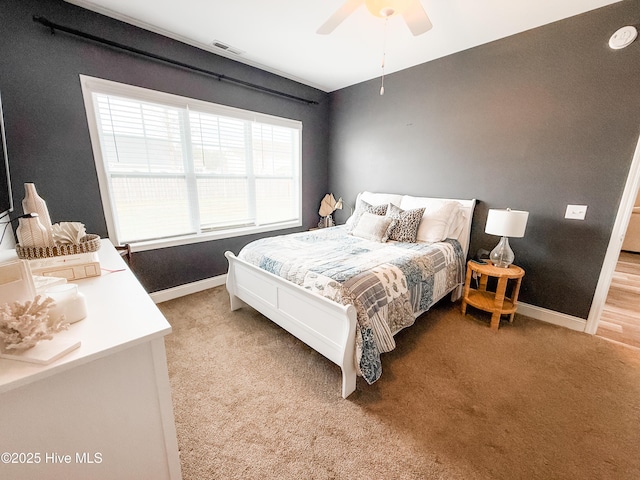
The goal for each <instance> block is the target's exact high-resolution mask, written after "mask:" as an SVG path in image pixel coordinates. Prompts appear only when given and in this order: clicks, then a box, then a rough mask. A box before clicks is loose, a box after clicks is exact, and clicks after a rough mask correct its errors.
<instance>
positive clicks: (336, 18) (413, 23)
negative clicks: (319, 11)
mask: <svg viewBox="0 0 640 480" xmlns="http://www.w3.org/2000/svg"><path fill="white" fill-rule="evenodd" d="M363 4H364V5H365V6H366V7H367V10H369V11H370V12H371V13H372V14H373V15H375V16H376V17H380V18H385V19H386V18H391V17H393V16H396V15H402V16H403V17H404V21H405V22H406V23H407V26H408V27H409V30H411V33H413V35H414V36H417V35H422V34H423V33H425V32H427V31H429V30H431V27H433V25H432V24H431V20H429V17H428V15H427V12H425V11H424V8H423V7H422V5H421V3H420V0H346V1H345V2H344V3H343V4H342V6H341V7H340V8H339V9H338V10H336V12H335V13H334V14H333V15H331V17H329V19H328V20H327V21H326V22H325V23H324V24H323V25H322V26H321V27H320V28H319V29H318V31H317V33H319V34H320V35H328V34H329V33H331V32H333V31H334V30H335V28H336V27H337V26H338V25H340V24H341V23H342V22H343V21H344V20H345V19H346V18H347V17H348V16H349V15H351V14H352V13H353V12H354V11H355V10H356V9H357V8H358V7H360V6H361V5H363Z"/></svg>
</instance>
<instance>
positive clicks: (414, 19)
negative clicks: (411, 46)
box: [402, 0, 433, 36]
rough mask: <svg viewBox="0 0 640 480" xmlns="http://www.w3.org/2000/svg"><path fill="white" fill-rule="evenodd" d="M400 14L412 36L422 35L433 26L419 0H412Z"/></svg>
mask: <svg viewBox="0 0 640 480" xmlns="http://www.w3.org/2000/svg"><path fill="white" fill-rule="evenodd" d="M402 16H403V17H404V21H405V22H407V26H408V27H409V30H411V33H413V35H414V36H417V35H422V34H423V33H425V32H428V31H429V30H431V28H432V27H433V24H432V23H431V20H429V16H428V15H427V12H425V11H424V8H423V7H422V4H421V3H420V0H415V1H414V2H412V3H411V5H410V6H409V7H407V9H406V10H405V11H404V12H403V13H402Z"/></svg>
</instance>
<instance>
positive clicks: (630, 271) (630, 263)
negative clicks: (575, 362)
mask: <svg viewBox="0 0 640 480" xmlns="http://www.w3.org/2000/svg"><path fill="white" fill-rule="evenodd" d="M596 335H598V336H599V337H602V338H605V339H607V340H611V341H614V342H618V343H623V344H625V345H629V346H631V347H635V348H638V349H640V253H630V252H624V251H623V252H620V257H619V258H618V263H617V264H616V270H615V273H614V274H613V279H612V280H611V287H610V288H609V293H608V295H607V300H606V302H605V306H604V310H603V312H602V316H601V317H600V322H599V323H598V330H597V331H596Z"/></svg>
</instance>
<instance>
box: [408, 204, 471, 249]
mask: <svg viewBox="0 0 640 480" xmlns="http://www.w3.org/2000/svg"><path fill="white" fill-rule="evenodd" d="M421 207H424V209H425V210H424V214H423V215H422V221H421V222H420V226H419V227H418V235H417V236H416V241H418V242H429V243H433V242H441V241H443V240H444V239H445V238H447V237H448V236H449V235H450V233H454V231H455V230H456V229H459V224H458V222H459V220H458V216H459V215H458V214H459V213H460V207H461V205H460V203H459V202H456V201H453V200H442V199H438V198H425V197H411V196H409V195H405V196H404V197H402V202H401V204H400V208H402V209H403V210H410V209H414V208H421Z"/></svg>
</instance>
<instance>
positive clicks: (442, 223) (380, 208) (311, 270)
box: [225, 192, 475, 398]
mask: <svg viewBox="0 0 640 480" xmlns="http://www.w3.org/2000/svg"><path fill="white" fill-rule="evenodd" d="M474 208H475V200H474V199H471V200H463V199H440V198H428V197H412V196H408V195H395V194H386V193H372V192H362V193H360V194H359V195H358V197H357V200H356V209H355V211H354V213H353V215H352V216H351V217H350V218H349V220H348V221H347V224H346V225H341V226H337V227H331V228H324V229H317V230H311V231H309V232H299V233H294V234H289V235H280V236H275V237H269V238H263V239H260V240H256V241H254V242H251V243H250V244H248V245H247V246H245V247H244V248H243V249H242V250H241V251H240V252H239V254H238V255H237V256H236V255H234V254H233V253H232V252H226V253H225V256H226V257H227V259H228V261H229V270H228V274H227V282H226V285H227V290H228V292H229V297H230V303H231V310H232V311H233V310H237V309H239V308H241V307H243V306H244V305H249V306H251V307H253V308H254V309H256V310H257V311H259V312H260V313H262V314H263V315H265V316H266V317H267V318H269V319H270V320H272V321H273V322H275V323H276V324H278V325H279V326H281V327H282V328H284V329H285V330H287V331H288V332H289V333H291V334H293V335H295V336H296V337H297V338H299V339H300V340H302V341H303V342H305V343H306V344H307V345H309V346H310V347H311V348H313V349H315V350H316V351H318V352H319V353H321V354H322V355H324V356H325V357H326V358H328V359H329V360H331V361H332V362H334V363H336V364H337V365H338V366H339V367H340V368H341V370H342V392H341V393H342V396H343V397H344V398H347V397H348V396H349V395H350V394H351V393H352V392H353V391H354V390H355V388H356V378H357V376H358V375H360V376H362V377H364V379H365V380H366V381H367V382H368V383H373V382H375V381H376V380H378V378H380V375H381V373H382V364H381V360H380V354H381V353H383V352H387V351H390V350H392V349H393V348H395V341H394V335H395V334H396V333H397V332H398V331H400V330H402V329H403V328H406V327H408V326H410V325H411V324H412V323H413V322H414V321H415V319H416V318H417V317H418V316H420V315H421V314H422V313H424V312H425V311H427V310H428V309H429V308H430V307H431V306H432V305H434V304H435V303H437V302H438V301H439V300H441V299H442V298H444V297H446V296H447V295H449V294H451V299H452V301H455V300H457V299H459V298H460V295H461V293H462V284H463V282H464V267H465V263H466V258H467V253H468V249H469V235H470V230H471V220H472V216H473V210H474ZM401 227H402V228H401ZM405 227H408V229H405ZM385 229H386V230H385ZM372 232H373V233H372ZM385 235H386V236H385ZM389 235H390V238H387V237H389ZM411 235H414V236H413V237H412V236H411Z"/></svg>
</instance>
